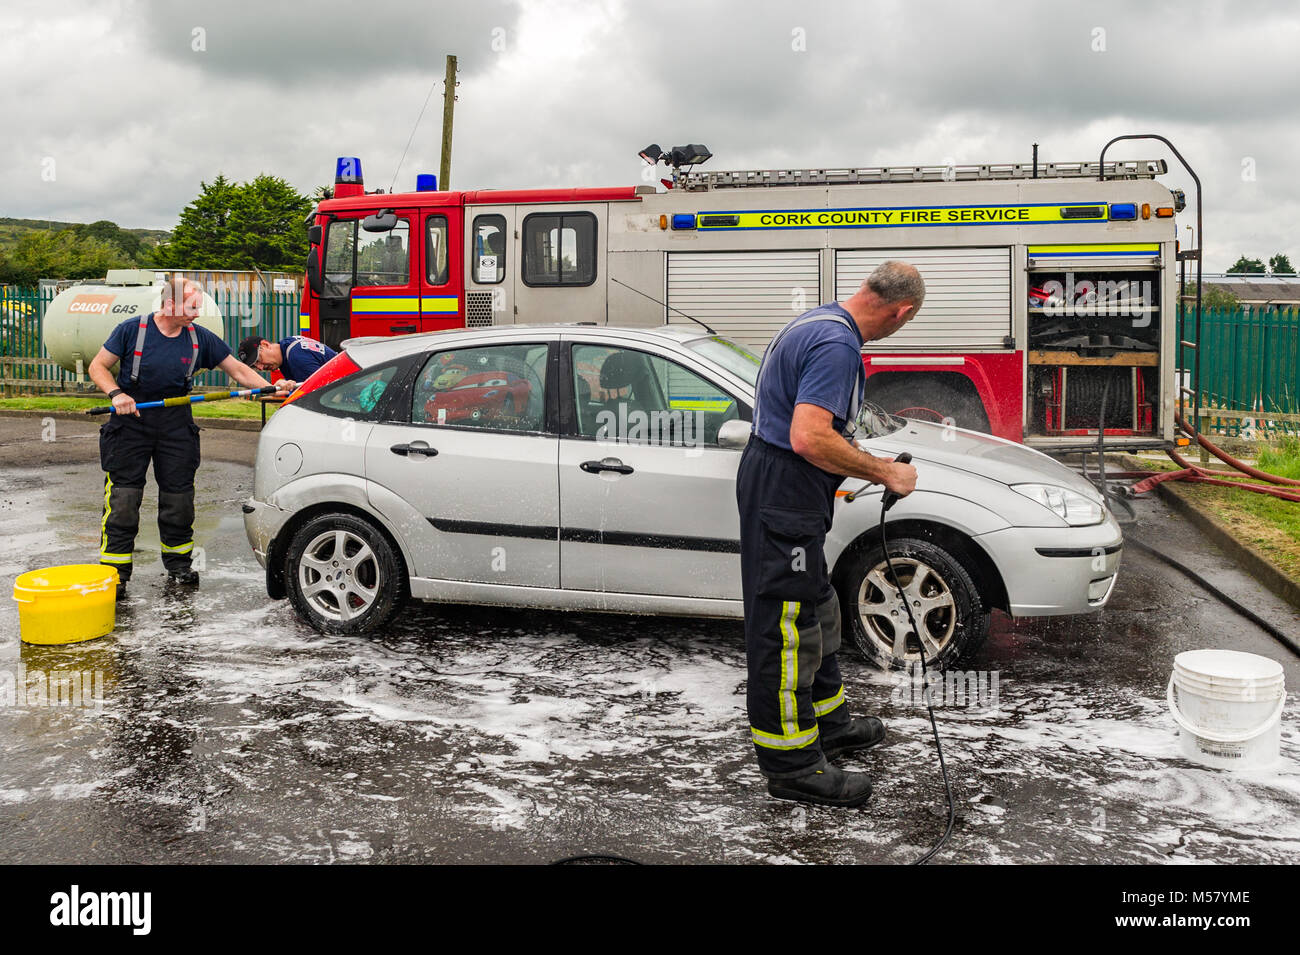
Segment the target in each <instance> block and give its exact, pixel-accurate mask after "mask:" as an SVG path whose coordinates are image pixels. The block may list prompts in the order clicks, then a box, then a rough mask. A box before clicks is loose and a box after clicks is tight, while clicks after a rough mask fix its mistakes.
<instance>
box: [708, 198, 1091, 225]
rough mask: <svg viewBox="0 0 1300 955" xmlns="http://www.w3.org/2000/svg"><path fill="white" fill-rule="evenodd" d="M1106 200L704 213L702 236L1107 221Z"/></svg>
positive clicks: (716, 210)
mask: <svg viewBox="0 0 1300 955" xmlns="http://www.w3.org/2000/svg"><path fill="white" fill-rule="evenodd" d="M1079 207H1087V208H1091V209H1096V210H1097V211H1098V213H1099V214H1098V215H1096V216H1083V217H1080V216H1077V215H1071V216H1067V215H1066V214H1065V210H1066V209H1077V208H1079ZM1106 209H1107V206H1106V203H1104V202H1061V203H1056V202H1052V203H1033V202H1026V203H1017V204H1014V205H997V206H986V205H973V206H907V207H905V208H904V207H899V206H861V207H855V208H841V209H769V210H766V211H762V212H751V211H745V210H729V209H708V210H701V211H700V212H699V213H698V217H697V220H696V228H697V229H698V230H699V231H700V232H729V231H735V230H738V229H849V228H865V227H874V228H896V227H899V226H903V227H907V226H938V225H947V226H954V225H1008V224H1010V225H1023V224H1028V223H1042V222H1105V221H1107V214H1106Z"/></svg>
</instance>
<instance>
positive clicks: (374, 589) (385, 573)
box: [284, 514, 404, 633]
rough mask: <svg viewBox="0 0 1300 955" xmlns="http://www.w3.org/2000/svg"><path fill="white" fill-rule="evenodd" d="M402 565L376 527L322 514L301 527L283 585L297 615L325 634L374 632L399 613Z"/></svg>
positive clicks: (291, 547) (348, 517) (349, 517)
mask: <svg viewBox="0 0 1300 955" xmlns="http://www.w3.org/2000/svg"><path fill="white" fill-rule="evenodd" d="M401 573H402V571H401V562H400V561H399V560H398V557H397V554H396V553H395V552H394V550H393V546H392V544H390V543H389V541H388V538H387V537H385V536H384V534H383V533H381V532H380V531H379V530H378V529H377V528H376V527H375V526H374V525H372V524H370V523H369V522H367V521H365V520H362V519H361V518H359V517H356V516H354V515H352V514H323V515H321V516H319V517H315V518H313V519H311V520H310V521H308V522H307V523H306V524H304V525H303V526H302V527H300V528H298V530H297V532H296V533H295V534H294V535H293V538H292V539H291V540H290V542H289V547H288V551H287V553H286V555H285V567H284V580H285V583H286V584H287V585H288V591H289V599H290V601H291V602H292V603H293V607H294V609H295V610H296V611H298V614H299V616H301V617H302V618H303V619H304V620H306V621H307V622H308V623H310V624H311V625H312V626H313V627H315V628H316V629H317V630H319V631H321V632H322V633H371V632H373V631H374V630H376V629H377V628H378V627H380V626H382V625H383V624H384V623H385V622H386V621H387V620H388V619H389V618H390V617H391V616H392V615H393V611H394V610H396V609H397V606H398V604H399V603H400V602H401V597H402V593H403V589H402V585H403V583H404V582H403V580H402V579H401Z"/></svg>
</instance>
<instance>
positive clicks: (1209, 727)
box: [1166, 650, 1286, 769]
mask: <svg viewBox="0 0 1300 955" xmlns="http://www.w3.org/2000/svg"><path fill="white" fill-rule="evenodd" d="M1166 696H1167V697H1168V700H1169V712H1170V713H1171V714H1173V717H1174V722H1175V723H1177V724H1178V726H1179V728H1180V733H1179V745H1180V748H1181V749H1182V751H1183V755H1184V756H1186V757H1187V758H1188V759H1191V760H1195V761H1196V762H1198V763H1203V764H1204V765H1207V766H1214V767H1216V768H1218V769H1256V768H1259V767H1261V766H1267V765H1269V764H1270V763H1272V762H1273V761H1274V760H1276V759H1277V758H1278V743H1279V741H1280V739H1281V730H1282V707H1283V705H1284V704H1285V703H1286V687H1285V677H1284V675H1283V672H1282V664H1280V663H1278V662H1277V661H1276V660H1270V659H1269V658H1268V657H1261V656H1258V655H1257V654H1254V653H1241V652H1240V651H1237V650H1188V651H1186V652H1185V653H1180V654H1178V656H1176V657H1174V672H1173V674H1172V675H1171V676H1170V677H1169V687H1168V689H1167V691H1166Z"/></svg>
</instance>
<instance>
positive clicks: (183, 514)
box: [99, 408, 199, 580]
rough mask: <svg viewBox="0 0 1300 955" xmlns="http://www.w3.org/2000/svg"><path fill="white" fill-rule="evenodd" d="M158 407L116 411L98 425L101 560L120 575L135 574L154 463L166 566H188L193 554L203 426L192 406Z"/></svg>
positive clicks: (176, 569)
mask: <svg viewBox="0 0 1300 955" xmlns="http://www.w3.org/2000/svg"><path fill="white" fill-rule="evenodd" d="M157 411H160V412H163V413H162V414H158V413H157ZM157 411H156V412H155V413H153V414H151V413H150V412H149V411H142V412H141V415H142V417H140V418H137V417H135V416H134V415H113V416H112V417H111V418H110V419H109V420H108V421H107V422H105V423H104V424H103V426H101V427H100V429H99V461H100V466H101V467H102V468H103V469H104V509H103V518H102V521H101V524H100V531H101V533H100V542H99V551H100V553H99V560H100V563H103V564H111V565H112V566H114V567H116V568H117V571H118V576H119V577H120V578H121V579H122V580H129V579H130V577H131V564H132V551H133V550H134V549H135V535H136V533H137V532H138V530H139V528H140V503H141V501H142V500H143V499H144V483H145V474H146V473H147V472H148V470H149V465H150V463H152V464H153V476H154V480H155V481H157V482H158V536H159V538H160V539H161V541H162V560H163V566H164V567H166V568H167V570H168V571H181V570H188V569H189V567H190V562H191V559H192V555H193V550H194V526H193V525H194V474H195V472H196V471H197V470H198V467H199V429H198V428H197V427H196V426H195V424H194V421H193V418H192V417H191V416H190V409H189V408H160V409H157Z"/></svg>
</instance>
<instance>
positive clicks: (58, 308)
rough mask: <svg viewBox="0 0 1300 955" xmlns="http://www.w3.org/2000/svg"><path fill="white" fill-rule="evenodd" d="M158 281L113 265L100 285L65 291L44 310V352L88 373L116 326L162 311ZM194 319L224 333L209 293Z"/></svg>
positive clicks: (142, 272)
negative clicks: (91, 361)
mask: <svg viewBox="0 0 1300 955" xmlns="http://www.w3.org/2000/svg"><path fill="white" fill-rule="evenodd" d="M154 281H155V279H154V273H153V272H150V271H148V270H145V269H115V270H111V271H110V272H109V273H108V275H107V276H106V277H105V279H104V282H103V283H101V284H95V285H74V286H73V287H72V288H69V289H64V290H63V291H62V292H60V293H59V294H58V295H56V296H55V297H54V301H53V302H51V303H50V306H49V308H47V309H46V310H45V321H44V323H43V334H44V339H45V351H46V352H47V353H48V354H49V356H50V358H52V359H53V360H54V361H56V362H58V363H59V364H60V365H61V366H63V368H65V369H66V370H68V371H70V372H74V373H76V372H82V373H84V372H85V370H86V369H87V368H88V367H89V366H90V360H91V359H92V358H94V357H95V356H96V355H97V354H99V349H100V348H101V347H102V346H103V344H104V341H105V340H106V339H107V338H108V335H109V333H110V332H111V331H112V330H113V329H114V328H116V327H117V326H118V325H120V324H122V322H124V321H126V320H127V319H129V318H139V317H140V316H141V315H148V314H149V313H150V312H156V311H157V310H158V307H159V305H160V303H161V300H162V286H161V285H155V284H153V283H154ZM195 321H196V322H197V323H198V324H199V325H202V326H203V327H204V328H206V329H208V331H210V332H212V333H213V334H214V335H216V336H218V337H219V338H224V337H225V327H224V324H223V322H222V320H221V312H220V310H218V308H217V303H216V301H215V300H214V299H213V298H212V296H211V295H209V294H208V293H207V292H204V293H203V305H202V307H201V308H200V310H199V317H198V318H197V319H196V320H195ZM79 364H80V367H78V365H79Z"/></svg>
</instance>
